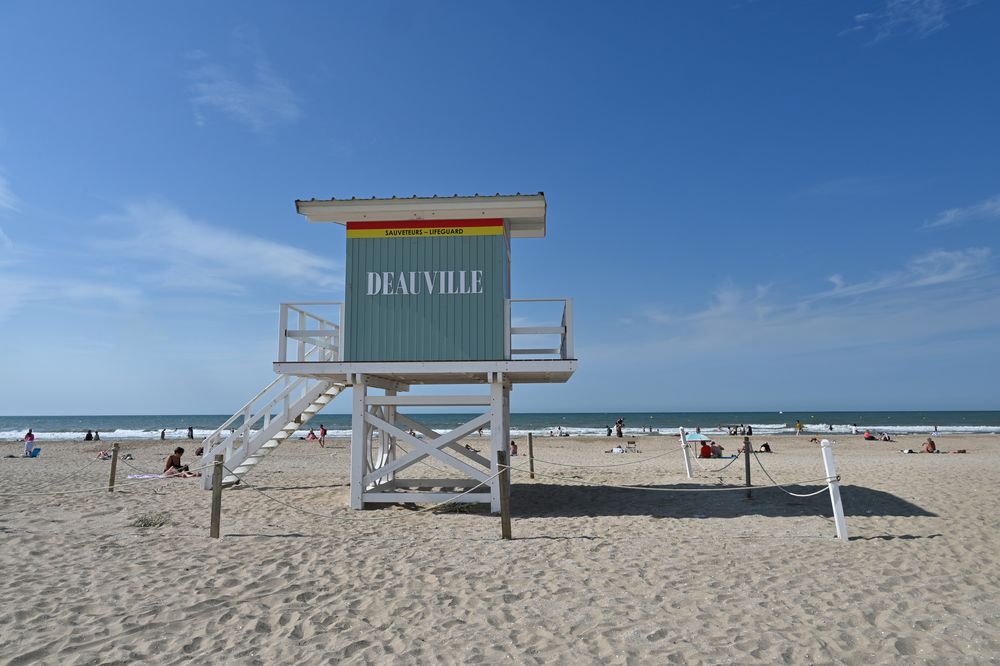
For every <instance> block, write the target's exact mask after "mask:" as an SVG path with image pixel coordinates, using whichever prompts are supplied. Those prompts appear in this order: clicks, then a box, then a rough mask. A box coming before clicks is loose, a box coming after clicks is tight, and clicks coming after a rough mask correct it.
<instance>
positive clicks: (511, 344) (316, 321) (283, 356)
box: [278, 298, 575, 363]
mask: <svg viewBox="0 0 1000 666" xmlns="http://www.w3.org/2000/svg"><path fill="white" fill-rule="evenodd" d="M307 307H308V308H309V309H308V310H307V309H306V308H307ZM537 320H541V321H542V322H543V323H545V322H553V323H554V322H555V321H558V324H557V325H551V324H548V325H535V324H534V323H533V322H535V321H537ZM343 321H344V304H343V303H342V302H339V301H312V302H305V303H282V304H281V314H280V323H279V325H278V328H279V330H278V362H279V363H285V362H288V361H340V360H342V359H343V349H344V327H343V325H342V324H343ZM528 322H532V324H531V325H528ZM514 323H517V324H518V325H516V326H515V325H514ZM504 331H505V335H504V358H505V359H515V360H516V359H518V358H520V359H524V358H540V357H554V358H555V359H558V360H567V359H572V358H575V356H574V353H573V299H571V298H508V299H505V300H504ZM518 345H520V346H518Z"/></svg>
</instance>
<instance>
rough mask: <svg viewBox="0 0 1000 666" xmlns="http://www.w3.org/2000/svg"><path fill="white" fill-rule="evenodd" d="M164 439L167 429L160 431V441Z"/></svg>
mask: <svg viewBox="0 0 1000 666" xmlns="http://www.w3.org/2000/svg"><path fill="white" fill-rule="evenodd" d="M166 438H167V429H166V428H164V429H163V430H161V431H160V439H166Z"/></svg>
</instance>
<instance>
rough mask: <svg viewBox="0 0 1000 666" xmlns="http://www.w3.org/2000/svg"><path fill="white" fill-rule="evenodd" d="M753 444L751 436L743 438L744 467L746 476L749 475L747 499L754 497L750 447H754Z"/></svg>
mask: <svg viewBox="0 0 1000 666" xmlns="http://www.w3.org/2000/svg"><path fill="white" fill-rule="evenodd" d="M752 446H753V444H751V443H750V438H749V437H744V438H743V467H744V470H745V471H746V477H747V499H751V498H752V497H753V492H752V491H751V490H750V447H752Z"/></svg>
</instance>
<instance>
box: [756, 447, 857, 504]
mask: <svg viewBox="0 0 1000 666" xmlns="http://www.w3.org/2000/svg"><path fill="white" fill-rule="evenodd" d="M753 457H754V458H756V460H757V465H758V466H760V469H761V471H763V472H764V475H765V476H766V477H767V478H769V479H770V480H771V483H773V484H774V487H775V488H780V489H781V490H782V491H783V492H786V493H788V494H789V495H791V496H792V497H812V496H813V495H819V494H820V493H825V492H826V491H827V490H828V488H820V489H819V490H817V491H816V492H814V493H793V492H792V491H791V490H788V489H787V488H785V487H784V486H782V485H781V484H780V483H778V482H777V481H775V480H774V477H773V476H771V474H770V473H769V472H768V471H767V468H765V467H764V463H762V462H761V461H760V458H759V457H758V456H757V452H756V451H753ZM816 481H825V482H827V483H830V482H832V481H840V476H838V477H837V478H836V479H831V478H830V477H823V478H822V479H816V480H815V481H803V482H801V483H796V484H795V485H797V486H801V485H803V484H805V483H815V482H816Z"/></svg>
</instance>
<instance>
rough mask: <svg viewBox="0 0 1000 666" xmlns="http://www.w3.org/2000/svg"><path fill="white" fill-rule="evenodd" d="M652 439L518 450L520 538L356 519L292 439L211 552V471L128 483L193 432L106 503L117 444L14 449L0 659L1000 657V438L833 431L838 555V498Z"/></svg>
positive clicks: (434, 514) (806, 472)
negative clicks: (531, 463)
mask: <svg viewBox="0 0 1000 666" xmlns="http://www.w3.org/2000/svg"><path fill="white" fill-rule="evenodd" d="M637 439H638V445H639V448H640V449H641V453H628V454H624V455H610V454H606V453H604V450H606V449H608V448H610V447H611V444H612V442H613V441H618V440H614V439H608V438H590V439H585V438H572V439H569V438H548V437H541V438H538V439H536V440H535V456H536V458H537V461H536V470H537V472H538V474H537V475H536V478H535V479H534V480H531V479H529V478H528V475H527V473H526V468H527V458H526V456H524V455H523V454H525V453H527V447H526V446H525V445H524V442H523V441H519V444H521V453H522V455H521V456H518V458H515V459H514V465H515V466H516V467H518V469H517V470H516V472H515V473H514V475H513V486H512V491H511V494H512V498H511V501H512V511H513V534H514V540H513V541H510V542H504V541H501V540H500V539H499V536H500V524H499V519H498V518H496V517H493V516H490V515H489V514H488V512H487V511H486V509H485V508H484V507H475V508H470V507H465V506H459V507H457V510H454V511H447V512H445V511H417V510H415V508H414V507H402V506H389V507H386V508H380V509H375V510H369V511H365V512H353V511H351V510H350V509H349V508H348V507H347V493H348V486H347V483H348V474H349V469H348V467H349V466H348V463H349V460H348V457H349V456H348V451H347V443H346V442H345V441H343V440H340V441H334V442H333V443H332V444H331V445H330V446H328V448H327V449H320V448H319V447H318V446H316V445H315V444H312V443H306V442H301V441H294V442H289V443H286V444H285V445H283V446H282V447H281V448H279V449H278V450H277V451H276V452H275V454H274V455H272V456H271V457H269V458H268V459H267V460H266V461H265V462H264V463H263V464H261V465H260V466H258V467H257V468H256V469H255V470H254V471H253V472H252V473H251V474H250V475H249V476H248V477H247V479H246V480H247V481H248V482H249V484H252V485H253V486H254V488H251V487H249V486H244V487H241V488H237V489H233V490H227V491H226V492H225V493H224V496H223V508H222V536H223V538H221V539H219V540H213V539H209V538H208V531H209V506H210V495H211V494H210V493H208V492H206V491H203V490H202V489H201V485H200V483H199V481H198V480H195V479H153V480H141V479H135V480H127V479H125V477H126V476H127V475H129V474H141V473H143V472H158V471H160V470H161V469H162V466H163V459H164V458H165V456H166V455H167V454H168V453H169V452H170V450H171V449H172V448H173V446H174V445H176V442H171V441H167V442H161V441H129V442H123V444H122V452H123V453H131V454H132V455H133V456H134V460H132V461H130V462H129V464H128V465H126V464H125V463H124V462H123V463H120V465H119V468H118V474H119V480H120V482H121V484H122V485H120V486H119V487H118V489H117V490H116V492H114V493H108V492H106V490H105V488H106V485H107V480H108V473H109V468H110V462H107V461H96V460H95V454H96V452H97V451H98V450H100V448H102V446H103V447H107V448H110V446H111V442H109V441H106V442H101V443H92V442H86V443H85V442H79V441H77V442H44V443H40V445H41V446H42V448H43V451H42V455H41V456H40V457H39V458H38V459H35V460H26V459H22V458H2V459H0V487H2V493H3V496H2V503H0V534H2V539H3V549H2V551H0V562H2V565H3V571H4V572H6V575H5V577H4V579H5V580H4V583H3V585H2V587H0V663H3V664H38V663H41V664H117V663H139V662H146V663H166V664H172V663H184V662H190V661H195V662H204V663H214V664H276V663H329V662H337V663H341V662H344V663H398V664H415V663H444V664H468V663H490V664H492V663H514V664H542V663H557V664H560V663H565V664H580V663H586V664H590V663H602V664H641V663H680V664H684V663H687V664H700V663H740V664H745V663H749V664H758V663H759V664H764V663H788V664H809V663H845V664H870V663H896V662H902V663H921V664H923V663H927V664H955V663H962V664H965V663H970V664H975V663H984V664H985V663H997V662H998V660H1000V657H998V655H1000V565H998V558H997V552H998V551H1000V529H998V528H1000V511H998V509H1000V500H998V494H997V487H998V484H997V477H998V472H1000V441H998V439H997V437H996V436H942V437H940V438H938V440H937V443H938V445H939V447H940V448H942V449H944V450H955V449H967V450H968V453H967V454H966V455H926V454H921V455H903V454H901V453H899V452H898V451H899V449H903V448H914V449H918V448H919V445H920V443H921V442H922V440H923V437H903V438H900V440H899V441H897V442H892V443H866V442H863V441H861V438H860V437H851V436H847V437H839V438H838V443H837V445H836V447H835V455H836V461H837V465H838V468H839V472H840V474H841V476H842V483H843V486H842V493H843V502H844V508H845V512H846V514H847V527H848V530H849V532H850V536H851V540H850V542H849V543H846V544H844V543H842V542H840V541H837V540H835V539H834V538H833V536H834V525H833V522H832V520H831V508H830V501H829V496H828V495H827V494H825V493H824V494H820V495H819V496H816V497H811V498H797V497H792V496H790V495H787V494H785V493H784V492H782V491H781V490H779V489H777V488H775V487H773V486H770V485H769V484H770V482H769V481H768V480H767V478H766V477H765V476H764V475H763V474H762V473H761V470H760V468H759V467H758V465H757V463H756V462H755V463H754V464H753V467H752V475H753V482H754V485H755V486H756V487H755V489H754V490H753V497H752V498H751V499H747V498H746V494H745V492H744V491H743V490H736V491H734V490H724V489H722V487H723V486H720V485H719V484H720V480H721V482H722V483H723V484H726V485H738V484H742V483H743V474H744V470H743V461H742V459H740V460H738V461H736V462H735V463H734V464H731V465H729V466H728V467H727V468H726V469H723V470H721V471H716V470H717V469H718V468H720V467H721V466H722V465H724V464H726V463H727V462H728V461H727V460H709V461H700V462H701V463H702V465H703V466H704V468H705V469H702V468H701V467H700V466H698V467H696V478H695V479H693V480H688V479H687V478H686V477H685V475H684V467H683V464H682V460H681V456H680V452H679V449H678V446H677V440H676V438H675V437H666V436H646V437H640V438H637ZM737 439H738V438H731V437H729V438H727V437H723V438H720V440H719V441H720V442H721V443H722V444H723V445H724V446H725V447H726V451H727V453H729V452H735V451H736V449H737V448H738V442H737ZM764 439H765V438H755V439H754V444H755V445H759V444H760V443H761V442H762V441H764ZM767 440H768V441H769V442H770V443H771V446H772V447H773V449H774V453H773V454H770V455H763V456H761V462H762V463H763V464H764V466H765V467H766V468H767V470H768V471H769V472H770V474H771V475H772V476H773V477H774V479H775V480H776V481H777V482H779V483H781V484H788V489H789V490H792V491H796V492H808V491H811V490H815V489H818V488H819V487H820V486H819V485H818V484H817V483H816V482H815V480H816V479H819V478H821V477H823V476H824V474H823V467H822V461H821V456H820V451H819V447H818V446H817V445H816V444H811V443H809V442H808V437H799V438H796V437H794V436H786V437H781V436H779V437H769V438H767ZM472 441H473V442H475V441H476V440H472ZM482 443H483V444H484V445H485V442H482ZM183 445H185V446H187V447H188V450H189V453H188V454H187V455H186V456H185V462H188V463H190V464H195V463H197V461H196V460H195V459H194V458H193V457H192V456H191V455H190V451H193V449H194V448H196V444H195V443H193V442H191V443H184V444H183ZM20 451H21V445H19V444H15V443H4V444H2V445H0V453H2V454H4V455H9V454H19V453H20ZM554 463H561V464H554ZM565 465H592V466H593V467H568V466H565ZM414 469H416V468H414ZM433 475H434V476H440V475H441V473H440V472H438V471H435V472H434V473H433ZM805 481H812V483H805V484H800V485H795V484H796V483H797V482H805ZM611 486H642V487H644V488H643V489H625V488H614V487H611ZM255 488H259V489H260V490H262V491H263V492H265V493H266V494H267V496H265V495H263V494H261V493H260V492H257V490H255ZM682 488H687V489H698V490H697V491H694V492H675V491H671V492H666V490H667V489H673V490H677V489H682ZM706 489H707V490H706ZM50 493H65V494H50ZM150 523H152V524H154V525H155V524H156V523H163V524H162V525H159V526H153V527H139V526H137V525H139V524H150Z"/></svg>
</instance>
